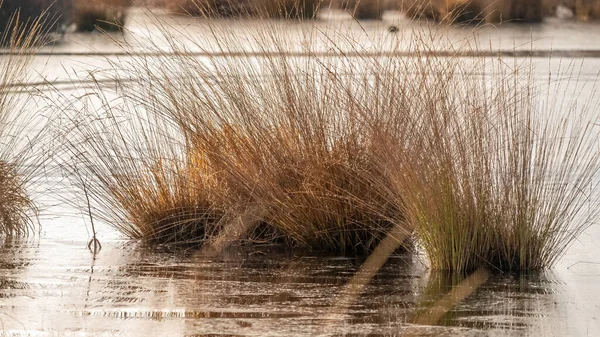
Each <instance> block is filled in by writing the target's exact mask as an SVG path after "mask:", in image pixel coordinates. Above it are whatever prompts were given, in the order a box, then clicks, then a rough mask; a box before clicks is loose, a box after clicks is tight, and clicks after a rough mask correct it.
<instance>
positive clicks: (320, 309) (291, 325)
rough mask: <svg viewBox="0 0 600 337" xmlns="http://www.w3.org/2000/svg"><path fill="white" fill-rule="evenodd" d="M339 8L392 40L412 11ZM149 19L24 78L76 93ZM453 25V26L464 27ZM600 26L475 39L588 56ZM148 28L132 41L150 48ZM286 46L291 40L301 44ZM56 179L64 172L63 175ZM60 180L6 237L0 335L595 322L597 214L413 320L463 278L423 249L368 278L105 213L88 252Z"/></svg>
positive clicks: (479, 328) (594, 326)
mask: <svg viewBox="0 0 600 337" xmlns="http://www.w3.org/2000/svg"><path fill="white" fill-rule="evenodd" d="M163 19H164V20H168V21H169V22H175V23H176V24H177V25H178V26H179V27H186V29H187V31H186V32H187V35H190V36H194V34H200V33H201V32H205V31H206V30H207V27H206V26H202V23H201V22H200V23H198V22H197V21H196V20H192V19H188V18H182V17H169V16H165V17H164V18H163ZM334 19H335V20H338V21H336V22H338V24H339V25H345V24H349V27H350V28H349V30H350V31H351V32H353V34H356V36H357V40H358V41H362V43H365V44H369V43H372V42H373V41H384V42H385V41H388V38H389V33H387V27H388V26H389V25H390V24H405V22H404V21H401V19H398V18H397V17H394V16H389V15H388V16H386V17H385V21H384V22H383V24H380V23H375V22H366V23H364V24H363V26H362V27H359V26H352V25H350V23H352V21H351V20H348V18H347V17H345V16H343V15H340V16H338V17H336V18H334ZM216 24H217V25H219V27H220V29H229V30H230V31H231V32H234V33H240V34H241V35H242V36H243V33H245V29H246V28H247V27H248V22H238V21H233V22H229V21H223V22H217V23H216ZM352 24H353V23H352ZM251 25H258V26H259V25H260V23H259V22H254V23H251ZM274 25H276V26H278V27H283V28H285V29H288V30H289V31H290V32H291V33H294V32H296V33H297V32H298V31H300V30H301V28H302V26H301V25H298V24H291V23H287V22H283V21H281V22H279V21H278V22H275V23H274ZM148 26H150V27H151V26H152V23H151V22H149V21H148V19H147V17H146V16H145V15H144V14H143V13H141V12H136V13H134V17H133V19H132V21H131V23H130V24H129V26H128V29H129V30H130V32H129V33H127V34H125V35H124V36H122V35H111V36H108V37H107V36H102V35H81V34H71V35H67V36H66V37H65V40H64V41H63V42H62V43H60V44H57V45H55V46H52V47H48V48H46V49H44V50H43V52H44V53H45V54H43V55H41V56H38V57H36V58H35V60H34V65H33V67H32V73H31V78H30V80H31V81H32V82H38V85H35V86H29V87H28V89H31V88H34V90H38V89H42V90H43V89H45V88H47V86H46V84H44V83H42V82H44V81H46V80H47V81H50V82H52V83H53V84H54V85H56V87H55V88H58V89H59V91H60V93H62V94H64V95H67V96H68V95H80V94H82V91H85V86H82V84H81V83H72V82H79V81H81V80H84V81H85V80H90V78H91V77H90V75H91V74H92V73H93V74H94V75H95V76H106V77H110V76H112V75H114V74H109V75H107V73H110V70H111V67H110V62H115V61H122V60H124V59H125V60H126V59H127V58H130V57H132V56H123V55H116V54H118V53H119V52H120V50H121V49H120V48H119V47H118V43H119V42H124V41H126V42H132V41H136V42H139V41H140V40H136V35H135V34H144V33H145V32H147V31H148ZM407 29H408V28H407ZM408 30H409V29H408ZM150 31H152V28H150ZM365 32H366V33H367V35H364V34H365ZM447 33H448V34H450V35H451V36H453V39H459V38H461V37H464V36H465V35H468V34H470V29H469V28H453V29H450V30H449V32H447ZM361 36H362V38H364V39H362V40H361V38H360V37H361ZM373 36H375V37H376V38H369V37H373ZM598 39H600V25H598V24H580V23H574V22H553V21H550V22H547V23H545V24H542V25H538V26H518V25H509V26H507V27H505V28H503V29H501V30H498V29H493V28H492V27H486V28H484V29H483V30H481V31H480V35H479V40H478V43H479V44H480V46H481V48H489V46H492V48H494V49H497V48H501V49H505V50H514V49H524V50H529V49H535V50H541V51H549V50H563V51H567V52H570V53H572V55H573V56H581V54H579V53H580V52H581V51H583V50H588V51H595V50H598V51H600V41H598ZM141 41H142V43H140V44H138V45H136V47H135V48H137V49H136V50H137V51H144V50H145V47H146V46H144V44H143V40H141ZM531 41H533V42H531ZM209 47H210V45H208V47H207V49H208V50H209V51H210V48H209ZM441 47H443V46H440V48H441ZM290 48H291V50H292V51H293V48H294V44H293V43H291V44H290ZM111 53H112V54H113V55H108V54H111ZM586 55H588V54H586ZM589 55H592V57H591V58H590V57H589ZM589 55H588V56H587V57H588V58H586V59H585V60H583V59H581V58H579V59H577V61H576V62H577V63H578V64H579V63H580V62H581V66H580V68H579V69H581V71H580V72H576V75H577V78H578V79H580V80H585V81H589V82H592V83H593V82H595V81H597V75H598V73H599V72H600V59H599V58H597V57H600V52H599V53H598V55H597V56H593V55H594V54H593V53H592V54H589ZM106 56H109V57H110V58H109V59H107V58H106ZM201 58H202V57H201V56H199V59H201ZM569 62H570V59H568V58H567V59H563V60H561V59H560V58H553V59H552V60H549V59H548V58H547V57H541V58H538V59H534V63H535V64H536V72H535V74H536V76H539V77H540V79H541V82H540V83H544V81H545V80H546V78H547V74H548V73H549V72H552V73H553V74H556V73H557V72H558V71H559V69H561V68H562V67H564V66H565V64H568V63H569ZM87 83H88V84H91V83H90V82H87ZM541 85H542V84H541ZM578 88H579V87H575V89H573V88H572V87H571V88H569V89H572V90H566V91H564V92H562V94H563V95H567V96H568V97H567V100H569V99H571V98H573V96H575V95H582V97H587V96H589V95H591V92H592V90H593V87H592V88H590V87H586V88H584V89H585V90H587V91H584V92H580V91H578V90H579V89H578ZM40 104H43V100H42V103H40ZM594 104H596V103H592V105H594ZM596 105H597V104H596ZM32 109H33V107H32ZM592 113H593V111H592ZM591 117H592V118H596V117H597V116H591ZM49 178H50V179H49V180H50V181H58V180H59V179H60V176H59V175H53V176H50V177H49ZM60 186H62V185H60ZM52 188H55V187H52ZM66 193H67V192H66V191H64V190H56V189H54V190H52V193H46V194H45V195H44V198H45V199H44V202H45V203H47V204H48V205H50V204H52V205H54V206H52V207H49V209H48V211H50V212H49V213H52V214H59V215H60V216H58V217H55V218H47V217H45V218H42V231H41V233H40V234H39V235H36V236H35V237H33V238H30V239H23V240H8V241H5V242H3V243H1V244H0V335H6V336H84V335H86V336H87V335H93V336H197V335H253V336H268V335H276V336H295V335H358V336H362V335H369V336H380V335H400V334H404V335H410V336H413V335H414V336H438V335H447V336H455V335H465V336H470V335H473V336H480V335H503V336H504V335H515V336H594V335H595V334H596V333H597V331H599V329H600V300H599V298H600V242H599V239H600V226H598V225H593V226H592V227H590V228H589V229H588V230H587V231H586V232H585V233H584V234H583V235H582V236H581V238H580V240H579V241H577V242H575V243H574V245H573V246H572V247H571V249H570V250H569V251H568V252H567V254H566V255H565V256H564V257H563V259H562V260H561V261H560V262H559V264H558V265H557V266H556V267H555V268H554V269H553V270H551V271H549V272H546V273H542V274H532V275H523V276H515V275H508V274H492V275H491V276H490V277H489V279H487V280H486V281H485V282H484V283H483V284H482V285H481V286H480V287H478V288H476V289H475V288H474V289H472V290H473V291H474V292H473V293H472V294H471V295H470V296H468V297H466V298H464V299H461V300H460V301H457V302H456V303H453V305H452V306H451V307H450V308H449V311H448V312H447V313H445V314H444V315H443V316H442V317H441V318H440V319H438V320H434V321H431V319H429V323H428V324H427V325H419V324H416V323H417V322H423V321H421V320H419V319H420V318H423V317H425V318H427V317H430V316H429V313H431V312H432V311H433V310H434V309H435V308H437V307H439V305H440V303H441V302H440V300H442V299H444V298H445V296H447V294H448V293H449V292H451V291H452V290H455V289H459V288H461V286H462V285H464V280H463V279H462V278H456V277H454V278H453V277H450V276H448V275H443V274H432V273H430V271H429V270H428V269H427V267H426V263H425V261H423V257H422V256H419V255H401V254H400V255H396V256H393V257H392V258H390V259H389V260H388V261H387V263H386V264H385V265H384V267H383V268H382V270H380V271H379V272H378V273H376V274H375V275H374V277H373V278H372V279H371V276H373V275H370V273H368V272H367V273H364V274H363V272H364V271H363V272H360V269H359V267H360V265H361V263H362V262H364V259H360V258H349V257H343V256H330V255H329V256H328V255H322V254H318V253H314V252H313V253H310V252H305V251H287V250H285V249H282V248H281V247H276V246H258V247H237V248H234V249H231V250H229V251H226V252H224V253H223V254H220V255H217V256H210V255H201V254H200V253H198V252H194V251H184V250H173V249H168V248H164V249H160V250H158V251H156V250H151V249H148V248H147V247H145V246H144V245H143V244H140V243H136V242H131V241H127V240H125V239H124V238H122V237H121V236H119V234H118V233H116V232H115V231H114V230H112V229H111V228H110V227H108V226H106V225H102V224H99V226H100V228H99V232H98V233H99V238H100V240H101V242H102V244H103V248H102V249H101V250H100V251H99V252H98V253H97V254H93V253H92V252H90V251H89V250H88V249H87V248H86V246H87V240H89V237H90V235H89V231H88V229H87V228H86V226H85V223H86V219H85V218H82V217H81V216H80V215H78V214H77V213H74V211H73V210H72V209H69V208H67V207H65V206H64V205H62V203H63V202H61V201H60V200H61V199H60V197H62V198H68V194H66ZM57 200H58V201H57ZM63 200H64V199H63ZM73 214H75V216H71V215H73ZM357 280H358V282H359V283H360V281H361V280H362V281H365V280H368V281H370V282H368V284H367V285H366V286H365V287H364V288H360V287H357V286H348V283H349V282H350V283H351V284H354V282H357Z"/></svg>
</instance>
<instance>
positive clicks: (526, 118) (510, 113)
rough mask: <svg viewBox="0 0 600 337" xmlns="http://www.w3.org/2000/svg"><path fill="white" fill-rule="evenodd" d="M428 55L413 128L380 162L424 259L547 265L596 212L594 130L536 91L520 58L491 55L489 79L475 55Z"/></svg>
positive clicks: (441, 263) (462, 267)
mask: <svg viewBox="0 0 600 337" xmlns="http://www.w3.org/2000/svg"><path fill="white" fill-rule="evenodd" d="M431 61H432V60H427V61H425V62H424V65H426V67H427V69H430V70H431V72H430V75H428V76H426V77H424V78H422V80H421V83H422V85H421V87H422V88H425V87H428V86H430V85H431V83H436V85H435V86H434V87H430V88H431V89H429V90H422V91H420V93H418V94H417V93H414V94H413V97H414V98H415V99H416V100H417V101H419V100H422V101H423V103H419V105H420V108H421V113H420V114H419V115H416V116H415V118H416V120H415V128H414V130H415V132H418V134H419V136H416V137H410V139H411V140H412V141H415V143H411V145H410V146H407V147H406V150H407V151H408V152H405V153H395V155H396V156H399V159H398V161H399V163H398V164H397V165H396V166H397V167H402V169H401V170H395V171H390V173H391V174H393V175H395V181H396V183H397V187H398V190H400V191H402V192H401V196H402V200H401V203H402V205H404V209H403V210H404V212H405V215H406V217H407V221H409V222H410V223H412V224H413V225H414V226H415V228H416V231H417V236H418V238H419V241H420V242H421V244H422V245H423V247H424V249H425V251H426V252H427V256H428V259H429V261H430V263H431V267H432V268H433V269H435V270H451V271H458V272H464V271H471V270H474V269H477V268H479V267H484V268H492V269H500V270H512V271H522V270H535V269H543V268H547V267H549V266H552V265H553V263H554V262H556V260H557V259H558V258H559V257H560V256H561V254H562V253H563V252H564V250H565V249H566V248H567V247H568V246H569V244H570V243H571V242H572V241H573V240H574V239H575V238H576V237H577V236H578V235H579V233H581V232H582V231H583V230H584V229H585V228H587V226H589V225H590V224H591V223H592V222H593V221H594V220H595V219H596V218H597V212H598V198H597V193H598V190H597V185H596V181H597V180H596V179H597V177H596V174H597V172H598V169H599V168H600V166H599V165H600V161H599V156H598V152H597V149H595V145H594V144H597V141H598V130H596V127H595V126H594V125H593V124H592V123H591V121H590V120H589V118H590V117H589V116H587V120H586V116H582V115H578V114H581V113H582V112H574V111H573V109H575V107H576V105H577V104H581V103H578V102H570V103H568V104H558V103H559V102H557V101H556V100H557V99H556V97H559V96H560V94H564V93H562V92H560V91H559V90H558V89H556V91H552V90H550V89H549V90H548V91H547V92H541V90H540V89H539V88H538V87H537V85H536V84H535V82H534V78H533V75H532V73H531V71H532V70H531V69H530V70H527V69H525V70H518V69H519V67H518V65H517V64H514V65H512V66H513V68H512V69H511V70H508V67H503V66H502V64H503V63H502V62H498V64H497V65H496V67H492V69H491V70H492V71H494V72H496V74H494V75H492V79H491V80H490V79H487V78H486V77H484V79H483V80H479V79H477V77H475V74H476V73H483V74H486V73H488V72H489V71H490V64H486V62H484V61H485V60H479V62H477V61H470V62H469V63H467V64H463V65H461V63H460V62H456V63H455V64H454V65H453V66H452V67H447V66H446V65H444V66H443V67H440V66H439V64H436V63H435V62H431ZM488 62H490V61H488ZM490 63H492V64H493V62H490ZM478 64H479V65H478ZM552 83H553V82H549V83H548V86H552ZM575 90H579V89H575ZM559 92H560V94H559ZM541 102H545V103H544V104H542V103H541ZM560 109H564V111H560ZM583 111H585V110H583ZM392 144H393V143H392ZM406 158H410V160H406ZM386 164H389V163H386Z"/></svg>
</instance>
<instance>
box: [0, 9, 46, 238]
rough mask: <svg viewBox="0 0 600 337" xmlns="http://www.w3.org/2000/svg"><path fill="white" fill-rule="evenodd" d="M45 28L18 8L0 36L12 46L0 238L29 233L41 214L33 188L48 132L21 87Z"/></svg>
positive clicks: (1, 93)
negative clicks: (29, 104)
mask: <svg viewBox="0 0 600 337" xmlns="http://www.w3.org/2000/svg"><path fill="white" fill-rule="evenodd" d="M8 27H10V28H8ZM45 28H47V26H46V25H45V24H44V21H43V18H37V19H36V18H23V19H21V17H20V15H19V13H18V12H16V13H15V14H14V15H13V16H12V17H11V19H10V20H9V21H8V23H7V28H6V29H4V30H3V35H0V45H5V46H7V48H6V49H4V50H5V51H6V54H5V55H2V56H0V236H3V235H21V234H27V233H29V232H30V231H32V230H33V228H34V224H35V217H36V215H37V208H36V206H35V204H34V202H33V200H32V199H31V196H30V188H31V187H32V186H31V185H32V184H35V183H36V182H37V180H38V178H40V177H39V173H40V172H41V171H42V168H43V166H44V163H45V162H46V160H47V158H46V157H45V155H44V154H42V153H41V152H40V150H41V147H40V145H41V144H42V143H43V142H44V141H45V138H44V137H45V136H44V135H45V131H46V130H45V128H44V127H43V126H41V125H43V121H42V120H40V118H38V116H35V114H33V113H30V112H28V111H27V110H26V107H27V105H28V103H31V99H30V97H29V94H28V93H27V92H25V93H22V92H20V90H21V89H23V86H24V84H23V83H24V81H25V80H26V79H27V71H28V69H27V67H28V65H29V63H30V60H31V53H32V46H35V45H39V44H40V43H41V41H43V40H44V37H45V35H46V33H47V31H46V30H45Z"/></svg>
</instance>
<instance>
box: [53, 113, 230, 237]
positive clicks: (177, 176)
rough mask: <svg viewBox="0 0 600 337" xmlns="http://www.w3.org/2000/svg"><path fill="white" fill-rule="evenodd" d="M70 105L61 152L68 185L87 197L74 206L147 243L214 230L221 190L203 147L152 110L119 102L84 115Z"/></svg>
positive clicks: (222, 211)
mask: <svg viewBox="0 0 600 337" xmlns="http://www.w3.org/2000/svg"><path fill="white" fill-rule="evenodd" d="M83 103H85V104H93V102H89V101H86V102H83ZM84 106H85V105H84ZM73 108H74V109H75V110H73V111H74V115H73V116H71V118H72V119H71V122H72V123H73V124H72V125H71V127H72V129H71V130H70V131H68V135H69V136H68V142H67V144H66V150H67V152H66V153H65V154H63V155H64V156H67V157H68V158H70V159H69V160H68V161H67V162H66V164H65V166H64V168H65V170H66V172H67V174H68V175H69V176H70V177H71V178H73V184H74V186H76V187H77V188H78V189H79V190H80V192H81V193H84V194H85V195H86V196H87V197H88V198H89V200H90V201H89V203H90V204H88V205H80V207H82V208H84V209H86V210H87V211H88V212H90V213H91V214H90V215H91V216H93V217H94V218H97V219H99V220H102V221H105V222H107V223H110V224H111V225H113V226H115V227H116V228H117V229H118V230H119V231H121V232H122V233H124V234H126V235H127V236H129V237H131V238H136V239H144V240H147V241H149V242H153V243H171V244H199V243H202V242H203V241H204V240H206V239H207V238H209V237H210V236H212V234H213V232H216V231H217V230H218V228H219V227H220V225H219V224H220V222H221V219H222V218H223V216H224V215H225V212H226V209H225V207H224V206H222V205H226V200H225V198H226V194H225V193H224V192H225V191H224V188H223V187H222V186H221V184H220V182H219V180H218V179H217V178H216V177H215V175H214V172H212V171H211V170H210V167H208V166H207V165H206V162H205V161H206V159H205V153H203V151H202V149H200V148H193V149H190V148H189V147H188V146H187V145H186V144H185V141H184V140H183V139H181V138H178V136H179V134H177V130H176V129H173V128H171V127H168V126H167V125H165V124H163V123H161V121H158V120H156V119H154V118H152V116H148V115H142V114H133V115H129V116H128V115H127V114H124V113H123V112H126V111H128V110H121V109H125V108H124V106H119V107H118V108H117V107H112V108H111V109H110V110H107V111H94V113H93V114H92V113H90V114H88V115H85V114H82V113H81V110H79V109H80V108H81V106H79V107H77V108H75V107H73ZM84 109H85V108H84ZM84 111H85V110H84ZM117 111H118V113H120V116H119V117H117V115H115V113H117ZM65 132H67V131H65Z"/></svg>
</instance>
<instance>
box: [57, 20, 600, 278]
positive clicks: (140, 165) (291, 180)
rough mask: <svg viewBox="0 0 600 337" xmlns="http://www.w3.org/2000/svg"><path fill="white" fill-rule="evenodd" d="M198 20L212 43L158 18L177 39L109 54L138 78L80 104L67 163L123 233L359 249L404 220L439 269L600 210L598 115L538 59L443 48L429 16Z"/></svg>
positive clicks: (553, 242)
mask: <svg viewBox="0 0 600 337" xmlns="http://www.w3.org/2000/svg"><path fill="white" fill-rule="evenodd" d="M207 21H208V22H207V23H206V24H207V25H209V27H208V28H209V29H207V30H208V31H210V34H213V35H212V36H210V38H213V40H215V41H218V53H210V52H209V53H206V54H203V55H202V57H198V55H194V54H190V53H188V52H187V51H188V50H190V49H192V50H194V49H197V50H206V49H208V50H210V48H209V47H207V45H208V43H206V44H203V43H204V42H205V41H198V40H197V39H194V40H193V41H194V42H191V41H180V40H179V36H177V35H174V34H172V33H170V32H168V31H165V32H164V33H165V36H164V37H165V38H164V39H163V40H165V41H167V42H168V43H169V45H168V47H169V50H170V51H172V53H170V54H167V55H161V54H160V53H159V52H158V53H156V54H154V53H151V54H149V55H151V56H145V55H142V56H138V57H135V58H133V57H132V58H130V59H131V63H126V64H119V65H118V67H116V70H118V71H119V73H126V74H128V75H130V76H131V78H132V79H133V80H132V82H127V83H121V82H120V81H118V80H117V91H116V92H112V91H111V90H108V89H107V88H103V87H98V88H97V89H98V90H97V91H96V92H95V93H94V94H95V96H94V95H89V94H88V95H84V97H86V98H92V97H100V98H101V102H99V104H98V103H96V104H94V105H93V106H102V107H103V110H97V109H94V108H87V109H86V108H85V106H84V107H83V108H82V109H78V110H76V111H77V113H78V115H81V114H80V110H83V111H88V112H89V116H85V118H84V119H83V120H79V119H77V118H73V121H72V123H71V124H72V125H73V130H74V131H73V132H74V135H75V136H73V137H71V136H69V140H70V143H69V144H68V145H67V148H68V149H69V151H70V152H71V153H72V154H73V156H72V157H73V160H71V163H72V164H71V165H72V167H73V168H72V169H71V173H73V174H74V177H75V178H76V180H77V181H79V183H77V181H76V184H78V186H82V185H83V188H82V190H84V192H86V193H88V194H89V195H90V196H91V197H92V200H93V201H94V206H95V207H94V208H93V212H94V213H95V214H97V215H99V216H100V217H101V218H103V219H105V220H106V221H109V222H110V223H112V224H113V225H115V226H116V227H117V228H118V229H119V230H121V231H122V232H123V233H126V234H128V235H130V236H132V237H136V238H147V239H150V240H152V241H154V242H184V243H189V242H194V243H197V242H201V243H204V242H207V240H208V242H211V241H212V242H224V241H227V240H232V241H233V240H234V241H239V240H267V241H281V242H285V243H287V244H290V245H302V246H307V247H310V248H314V249H329V250H333V251H336V252H350V251H352V252H356V251H370V250H371V249H373V247H374V246H375V245H376V244H377V243H378V242H379V241H381V240H382V238H384V237H385V236H386V235H387V234H389V233H394V235H395V237H406V236H410V235H411V234H412V233H413V231H414V233H415V236H416V238H417V239H418V242H419V243H420V245H421V246H422V247H423V249H424V250H425V252H426V253H427V256H428V258H429V261H430V264H431V267H432V268H433V269H435V270H451V271H457V272H463V271H470V270H475V269H478V268H479V267H490V266H491V267H493V268H497V269H501V270H530V269H541V268H546V267H549V266H551V265H552V264H553V263H554V262H555V261H556V259H557V258H558V257H559V256H560V254H561V253H562V252H563V251H564V249H566V248H567V247H568V246H569V244H570V242H572V241H573V240H574V239H575V238H576V237H577V235H578V234H579V233H581V231H583V230H584V229H585V228H586V226H588V225H589V224H590V223H591V221H593V220H594V219H595V218H596V215H597V210H598V209H600V208H599V207H597V206H598V198H597V195H598V194H597V190H596V188H597V185H594V181H595V180H594V179H596V176H595V175H596V172H599V170H598V169H599V168H600V162H599V157H598V153H597V151H596V150H595V149H594V147H593V146H594V144H597V140H598V132H597V130H596V129H595V127H594V126H593V124H591V123H589V122H588V121H586V119H585V118H584V117H582V116H578V115H577V114H576V113H575V108H577V106H576V104H575V103H571V104H562V105H561V104H558V103H559V102H557V101H556V100H557V99H558V98H557V97H560V95H558V94H556V93H561V91H560V88H554V89H551V87H552V86H553V85H554V82H553V81H552V79H551V80H550V81H549V82H547V86H548V87H549V89H547V91H542V90H540V88H539V87H538V85H537V84H536V82H535V78H534V77H533V72H532V70H533V68H529V70H527V69H526V70H525V71H523V70H522V69H521V67H519V66H518V64H514V65H510V66H507V65H506V63H504V62H505V60H499V61H497V63H495V62H492V60H490V59H486V58H476V57H475V58H463V57H459V56H453V55H452V54H450V55H445V56H438V55H436V54H435V53H432V52H431V48H432V46H437V45H439V44H440V43H441V44H442V45H443V43H444V42H445V41H438V40H439V37H438V36H437V35H436V34H431V33H432V32H424V33H423V34H420V33H419V32H415V33H414V35H411V37H410V38H411V40H410V41H408V42H409V45H408V46H406V45H404V47H403V48H406V49H401V50H400V49H397V48H399V47H398V44H397V43H396V42H398V41H391V42H392V43H391V44H387V45H383V44H378V43H374V42H377V41H371V42H372V43H371V44H369V46H370V47H365V46H364V45H362V44H360V43H359V42H357V41H359V40H357V39H355V38H356V36H348V35H346V34H348V33H346V32H345V31H340V30H335V29H333V30H328V29H321V28H322V27H315V26H314V25H302V27H300V29H305V30H303V31H302V32H301V34H298V36H295V37H294V39H295V40H294V39H290V38H289V36H286V35H285V32H281V31H279V30H277V29H275V27H274V26H273V25H275V24H277V23H275V22H273V21H266V22H265V23H264V26H261V28H260V31H252V32H250V33H249V34H248V35H247V36H245V37H244V36H240V35H237V34H236V33H231V32H230V31H228V30H227V29H224V30H223V31H219V29H217V28H218V26H213V25H211V22H210V20H207ZM255 28H256V27H255ZM203 38H206V39H207V41H210V39H209V37H207V36H203ZM393 38H394V39H395V38H398V39H402V38H404V37H402V36H397V35H393ZM323 41H326V42H327V50H328V51H329V52H328V53H325V54H323V53H320V52H318V50H320V49H319V48H320V47H322V45H320V44H319V43H321V42H323ZM402 41H403V42H407V41H404V40H402ZM467 42H468V41H467ZM372 46H375V47H372ZM378 46H382V47H381V48H382V50H379V49H378V48H379V47H378ZM163 47H164V46H163ZM292 47H294V48H296V49H294V50H295V51H296V52H295V53H290V52H289V51H290V50H292ZM455 47H456V46H455ZM156 48H157V51H160V47H158V46H157V47H156ZM298 48H300V51H298ZM384 48H385V49H384ZM451 50H452V49H450V51H451ZM457 50H460V51H461V52H460V53H459V55H462V53H463V52H464V50H465V49H464V47H461V48H457ZM397 51H403V52H405V53H406V54H407V55H408V57H398V55H396V54H395V53H394V52H397ZM405 56H406V55H405ZM515 62H516V61H515ZM530 67H533V66H532V65H530ZM576 89H579V87H578V86H576ZM109 94H110V97H111V98H110V99H108V98H107V95H109ZM542 94H544V95H542ZM574 96H577V95H574ZM541 98H543V99H545V101H544V100H540V99H541ZM553 98H554V99H555V100H554V101H553ZM540 102H548V103H544V104H541V103H540ZM93 106H92V107H93ZM561 110H562V111H561ZM82 144H84V145H83V146H82ZM90 177H91V178H92V179H91V180H89V178H90ZM82 182H84V183H82ZM86 183H87V184H88V185H87V186H86ZM588 191H589V192H588ZM157 233H158V234H157ZM162 233H166V234H165V235H163V234H162ZM399 233H400V234H406V235H398V234H399Z"/></svg>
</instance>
